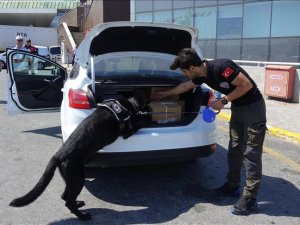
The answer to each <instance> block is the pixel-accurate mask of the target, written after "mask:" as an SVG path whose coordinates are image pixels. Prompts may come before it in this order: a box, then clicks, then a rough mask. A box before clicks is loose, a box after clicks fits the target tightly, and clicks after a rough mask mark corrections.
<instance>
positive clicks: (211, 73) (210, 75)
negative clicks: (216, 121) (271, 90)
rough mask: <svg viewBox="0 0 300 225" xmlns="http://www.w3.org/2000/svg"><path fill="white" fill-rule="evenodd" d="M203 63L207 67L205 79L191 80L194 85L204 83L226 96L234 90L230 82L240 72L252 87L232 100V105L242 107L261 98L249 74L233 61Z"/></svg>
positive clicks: (223, 60) (222, 60)
mask: <svg viewBox="0 0 300 225" xmlns="http://www.w3.org/2000/svg"><path fill="white" fill-rule="evenodd" d="M205 62H206V66H207V77H197V78H194V79H193V80H192V81H193V83H194V84H196V85H201V84H203V83H205V84H207V85H208V86H209V87H211V88H212V89H214V90H216V91H219V92H221V93H222V94H225V95H228V94H229V93H231V92H232V91H233V90H234V89H235V88H236V86H234V85H233V84H231V82H232V81H233V80H234V79H235V78H236V76H237V75H238V74H239V73H240V72H241V73H242V74H244V75H245V76H246V77H247V78H248V79H249V80H250V82H251V83H252V85H253V87H252V88H251V89H250V90H249V91H248V92H247V93H246V94H244V95H243V96H241V97H239V98H237V99H235V100H233V101H232V104H234V105H235V106H242V105H247V104H251V103H253V102H256V101H258V100H260V99H261V98H262V94H261V93H260V91H259V89H258V88H257V85H256V83H255V82H254V81H253V80H252V79H251V77H250V76H249V74H248V73H247V72H246V71H245V70H243V69H242V68H241V67H240V66H238V65H237V64H235V63H234V62H233V61H231V60H229V59H215V60H211V61H205Z"/></svg>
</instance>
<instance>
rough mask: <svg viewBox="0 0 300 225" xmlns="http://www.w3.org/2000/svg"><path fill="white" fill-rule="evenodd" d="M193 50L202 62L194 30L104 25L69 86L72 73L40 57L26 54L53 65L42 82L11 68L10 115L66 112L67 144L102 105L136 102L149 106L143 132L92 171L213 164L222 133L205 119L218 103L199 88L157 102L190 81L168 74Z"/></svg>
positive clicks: (105, 152)
mask: <svg viewBox="0 0 300 225" xmlns="http://www.w3.org/2000/svg"><path fill="white" fill-rule="evenodd" d="M186 47H192V48H194V49H195V50H196V51H197V53H198V54H199V55H200V56H201V57H202V53H201V50H200V48H199V46H198V44H197V31H196V30H195V29H194V28H190V27H186V26H181V25H174V24H162V23H157V24H156V23H140V22H111V23H105V24H100V25H97V26H95V27H94V28H93V29H92V30H91V32H89V33H88V35H87V37H86V38H85V39H84V40H83V41H82V42H81V44H80V46H79V48H78V50H77V54H76V56H77V57H76V60H75V64H74V66H73V69H72V71H71V72H70V74H69V75H68V76H67V79H66V80H65V82H64V79H65V78H66V71H65V69H64V68H63V67H61V66H60V65H58V64H56V63H54V62H51V61H49V60H48V59H42V58H41V57H40V56H36V55H32V54H30V53H25V52H23V53H22V54H24V57H25V56H26V57H34V58H35V57H37V58H38V59H35V60H37V61H39V60H44V61H46V62H47V63H51V64H50V66H47V67H45V68H43V69H40V70H38V71H37V73H38V74H35V75H32V74H27V73H25V74H22V73H19V72H17V71H15V70H14V65H13V63H10V64H9V65H10V66H9V68H8V70H9V75H10V78H11V79H8V80H9V82H10V84H9V91H10V95H9V99H8V110H9V112H31V111H33V112H42V111H46V110H49V109H60V110H61V129H62V137H63V141H66V140H67V138H68V137H69V136H70V134H71V133H72V132H73V131H74V129H75V128H76V127H77V126H78V125H79V123H80V122H81V121H82V120H83V119H84V118H86V117H87V116H89V115H90V114H91V113H92V112H93V111H94V110H95V108H96V107H97V103H100V102H103V101H104V100H106V99H113V98H119V97H124V98H130V97H135V98H137V99H138V101H139V102H140V104H141V105H142V112H144V113H143V114H141V116H140V117H139V120H140V122H141V123H142V124H145V126H144V128H142V129H140V130H139V131H138V132H137V133H136V134H134V135H133V136H131V137H130V138H128V139H126V140H123V138H121V137H120V138H118V139H117V140H116V141H115V142H114V143H112V144H110V145H108V146H106V147H104V148H103V149H99V151H98V152H97V154H95V155H94V156H93V157H92V159H91V161H90V162H89V165H101V166H105V165H114V164H117V165H120V164H121V165H123V164H139V163H141V162H142V163H157V162H170V161H184V160H191V159H195V158H197V157H204V156H208V155H210V154H212V153H213V152H214V151H215V149H216V126H215V123H214V122H212V123H207V122H205V121H204V120H203V118H202V111H203V110H204V109H205V108H206V106H207V104H208V101H209V98H210V96H211V95H210V93H209V91H208V90H207V89H206V88H202V87H201V86H199V87H197V88H195V89H194V90H192V91H189V92H188V93H184V94H182V95H178V96H173V97H172V99H165V100H164V101H161V102H153V101H152V100H151V94H152V93H153V92H155V91H157V90H159V89H162V88H163V89H165V88H171V87H174V86H176V85H178V84H179V83H181V82H183V81H185V80H186V79H187V78H186V77H184V76H183V75H182V74H181V71H180V70H175V71H173V70H170V68H169V66H170V64H171V63H172V62H173V60H174V59H175V57H176V55H177V52H178V51H179V50H180V49H182V48H186ZM16 54H20V52H18V51H11V52H9V54H8V60H9V62H12V61H13V60H12V59H13V57H14V56H15V55H16ZM37 75H38V76H37ZM62 87H63V88H62ZM61 88H62V92H61ZM59 106H60V107H59ZM172 110H173V111H172ZM170 111H171V112H172V113H174V114H172V113H170ZM153 112H154V113H153ZM155 112H157V115H155ZM157 116H158V117H157ZM99 156H100V157H99Z"/></svg>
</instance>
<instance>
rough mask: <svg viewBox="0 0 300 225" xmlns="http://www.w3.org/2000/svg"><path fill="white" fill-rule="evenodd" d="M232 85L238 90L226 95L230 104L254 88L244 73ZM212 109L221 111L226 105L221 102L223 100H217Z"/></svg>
mask: <svg viewBox="0 0 300 225" xmlns="http://www.w3.org/2000/svg"><path fill="white" fill-rule="evenodd" d="M231 83H232V84H233V85H234V86H236V88H235V89H234V90H233V91H232V92H231V93H229V94H228V95H226V96H225V97H224V98H225V99H226V100H227V101H228V102H231V101H233V100H235V99H237V98H239V97H241V96H243V95H244V94H246V93H247V92H248V91H249V90H250V89H251V88H252V87H253V85H252V83H251V82H250V80H249V79H248V78H247V77H246V76H245V75H244V74H242V73H239V74H238V75H237V76H236V78H234V80H233V81H232V82H231ZM211 107H212V108H213V109H214V110H221V109H222V108H223V107H224V105H223V103H222V102H221V100H217V101H215V102H214V103H213V104H212V106H211Z"/></svg>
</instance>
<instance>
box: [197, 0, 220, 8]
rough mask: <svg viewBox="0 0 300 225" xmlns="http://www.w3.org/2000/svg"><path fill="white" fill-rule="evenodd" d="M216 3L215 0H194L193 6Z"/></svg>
mask: <svg viewBox="0 0 300 225" xmlns="http://www.w3.org/2000/svg"><path fill="white" fill-rule="evenodd" d="M217 4H218V1H217V0H195V7H197V6H209V5H217Z"/></svg>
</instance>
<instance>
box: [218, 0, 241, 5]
mask: <svg viewBox="0 0 300 225" xmlns="http://www.w3.org/2000/svg"><path fill="white" fill-rule="evenodd" d="M243 1H244V0H219V5H228V4H236V3H242V2H243Z"/></svg>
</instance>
